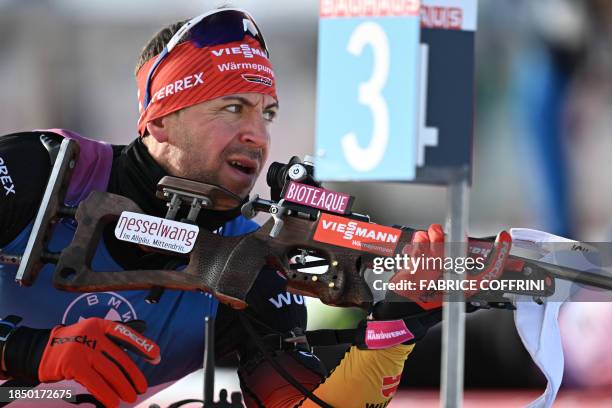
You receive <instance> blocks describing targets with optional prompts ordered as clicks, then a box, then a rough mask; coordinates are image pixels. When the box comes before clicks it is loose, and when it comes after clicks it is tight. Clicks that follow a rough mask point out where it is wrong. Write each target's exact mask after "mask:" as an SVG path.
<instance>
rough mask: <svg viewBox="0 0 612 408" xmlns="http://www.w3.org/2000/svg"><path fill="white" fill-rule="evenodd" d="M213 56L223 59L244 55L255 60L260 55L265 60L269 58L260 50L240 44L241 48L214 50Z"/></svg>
mask: <svg viewBox="0 0 612 408" xmlns="http://www.w3.org/2000/svg"><path fill="white" fill-rule="evenodd" d="M212 54H213V55H214V56H215V57H221V56H223V55H236V54H242V55H244V57H245V58H253V56H255V55H259V56H260V57H263V58H266V59H267V58H268V57H267V56H266V53H265V52H264V51H262V50H261V49H259V48H253V47H251V46H250V45H248V44H240V47H225V48H221V49H218V50H212Z"/></svg>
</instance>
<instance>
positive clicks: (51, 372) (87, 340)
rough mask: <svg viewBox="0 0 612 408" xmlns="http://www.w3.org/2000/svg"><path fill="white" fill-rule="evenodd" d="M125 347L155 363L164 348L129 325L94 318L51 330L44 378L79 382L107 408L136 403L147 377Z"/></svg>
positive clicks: (41, 376)
mask: <svg viewBox="0 0 612 408" xmlns="http://www.w3.org/2000/svg"><path fill="white" fill-rule="evenodd" d="M122 348H125V349H128V350H130V351H134V352H135V353H137V354H138V355H140V356H142V357H143V358H145V359H146V360H147V361H148V362H149V363H151V364H158V363H159V361H160V355H159V346H157V344H155V343H154V342H152V341H151V340H149V339H147V338H146V337H143V336H142V335H141V334H139V333H138V332H137V331H136V330H134V329H132V328H130V327H129V326H128V325H127V324H121V323H118V322H113V321H110V320H104V319H99V318H90V319H85V320H82V321H80V322H79V323H76V324H73V325H71V326H57V327H55V328H54V329H53V330H52V331H51V336H50V337H49V342H48V343H47V346H46V348H45V351H44V353H43V356H42V359H41V361H40V366H39V367H38V377H39V379H40V381H41V382H53V381H61V380H75V381H77V382H79V383H80V384H82V385H83V386H84V387H86V388H87V389H88V390H89V392H91V393H92V394H93V396H94V397H96V398H97V399H98V400H99V401H100V402H102V403H103V404H104V405H105V406H107V407H116V406H118V405H119V402H120V399H121V400H124V401H127V402H134V401H136V394H137V393H138V394H142V393H144V392H145V391H146V389H147V386H148V385H147V380H146V379H145V377H144V375H143V374H142V373H141V372H140V370H139V369H138V367H137V366H136V364H135V363H134V362H133V361H132V360H131V359H130V357H129V356H128V355H127V354H126V353H125V351H124V350H122Z"/></svg>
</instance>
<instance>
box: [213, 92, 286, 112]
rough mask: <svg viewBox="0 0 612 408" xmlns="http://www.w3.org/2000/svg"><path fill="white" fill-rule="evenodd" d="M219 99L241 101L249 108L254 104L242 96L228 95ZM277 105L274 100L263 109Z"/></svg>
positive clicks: (276, 106)
mask: <svg viewBox="0 0 612 408" xmlns="http://www.w3.org/2000/svg"><path fill="white" fill-rule="evenodd" d="M221 99H223V100H224V101H228V100H235V101H238V102H241V103H243V104H245V105H246V106H248V107H250V108H251V107H253V106H255V104H254V103H253V102H251V101H250V100H248V99H247V98H244V97H242V96H232V95H230V96H223V97H221ZM278 107H279V105H278V102H274V103H271V104H269V105H267V106H266V107H265V109H272V108H278Z"/></svg>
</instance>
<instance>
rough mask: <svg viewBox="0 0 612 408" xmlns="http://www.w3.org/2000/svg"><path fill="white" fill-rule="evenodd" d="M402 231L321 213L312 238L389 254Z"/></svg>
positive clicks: (395, 245)
mask: <svg viewBox="0 0 612 408" xmlns="http://www.w3.org/2000/svg"><path fill="white" fill-rule="evenodd" d="M401 234H402V231H401V230H399V229H396V228H391V227H386V226H384V225H378V224H372V223H368V222H362V221H355V220H351V219H347V218H345V217H339V216H337V215H332V214H327V213H322V214H321V217H320V218H319V223H318V224H317V229H316V230H315V233H314V236H313V237H312V239H314V240H315V241H319V242H325V243H328V244H332V245H338V246H341V247H345V248H352V249H356V250H358V251H366V252H371V253H374V254H378V255H386V256H391V255H393V254H394V253H395V248H396V247H397V243H398V242H399V238H400V235H401Z"/></svg>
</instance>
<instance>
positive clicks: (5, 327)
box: [0, 315, 21, 379]
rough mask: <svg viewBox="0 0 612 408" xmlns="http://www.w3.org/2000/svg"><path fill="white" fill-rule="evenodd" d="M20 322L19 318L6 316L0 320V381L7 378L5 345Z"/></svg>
mask: <svg viewBox="0 0 612 408" xmlns="http://www.w3.org/2000/svg"><path fill="white" fill-rule="evenodd" d="M19 322H21V317H19V316H15V315H8V316H6V317H5V318H4V319H2V320H0V379H6V378H9V375H8V374H7V369H6V358H5V354H6V343H7V342H8V339H9V337H10V336H11V335H12V334H13V333H14V332H15V330H16V329H17V325H18V324H19Z"/></svg>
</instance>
